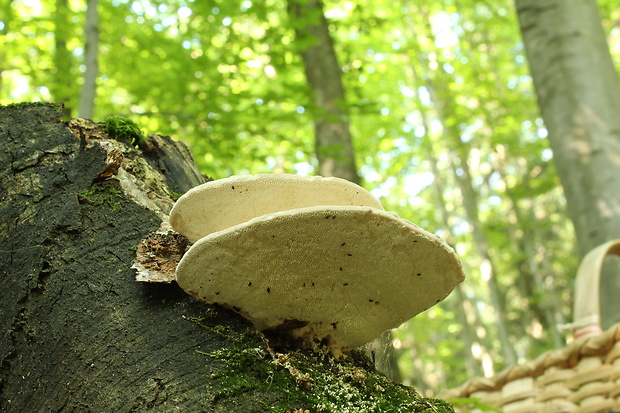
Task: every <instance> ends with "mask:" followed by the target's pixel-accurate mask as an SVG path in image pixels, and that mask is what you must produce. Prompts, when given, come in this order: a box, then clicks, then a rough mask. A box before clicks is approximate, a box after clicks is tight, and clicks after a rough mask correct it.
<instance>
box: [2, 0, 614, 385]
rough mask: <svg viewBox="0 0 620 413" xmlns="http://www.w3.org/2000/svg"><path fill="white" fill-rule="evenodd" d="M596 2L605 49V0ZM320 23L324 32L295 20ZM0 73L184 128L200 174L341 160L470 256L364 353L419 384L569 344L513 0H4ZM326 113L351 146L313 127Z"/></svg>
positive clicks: (555, 214) (7, 96) (403, 212)
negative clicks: (377, 351)
mask: <svg viewBox="0 0 620 413" xmlns="http://www.w3.org/2000/svg"><path fill="white" fill-rule="evenodd" d="M299 7H305V8H304V9H300V8H299ZM599 8H600V13H601V16H600V17H601V22H602V26H603V29H604V33H605V35H606V37H607V42H608V44H609V48H610V52H611V55H612V57H613V58H614V61H615V62H618V57H619V55H620V7H619V6H618V5H617V2H614V1H612V0H601V1H600V2H599ZM321 25H324V26H325V27H326V28H327V29H328V33H329V37H330V39H328V40H329V41H327V42H326V43H325V42H322V40H321V39H320V33H319V34H318V35H317V34H316V33H314V34H312V33H310V34H308V33H309V32H310V31H311V30H307V29H309V28H310V29H311V28H317V27H318V28H320V27H321ZM304 31H305V32H304ZM304 33H305V35H304ZM323 40H325V39H323ZM321 45H322V46H326V47H327V51H328V52H329V53H333V57H335V58H336V60H337V65H338V66H337V70H336V72H335V74H334V71H333V70H332V72H331V73H329V72H325V73H326V74H325V73H323V72H321V68H323V69H324V68H325V67H326V65H329V63H330V62H329V60H330V59H329V58H325V59H324V58H323V57H324V56H328V55H329V53H327V54H325V53H323V54H319V55H318V56H319V57H320V58H317V57H316V56H315V57H313V56H312V55H310V54H309V53H308V51H309V50H311V49H312V48H313V47H317V46H321ZM330 51H331V52H330ZM336 60H334V61H333V62H336ZM313 70H314V73H315V74H316V73H319V74H321V73H323V74H324V77H323V78H321V77H320V76H319V81H318V84H317V79H316V76H315V78H314V80H313V77H312V73H313ZM0 71H1V72H2V80H1V82H0V102H1V103H2V104H8V103H12V102H20V101H62V102H64V103H65V108H66V113H65V115H66V117H67V118H69V117H77V116H80V117H86V118H91V119H93V120H96V121H101V120H103V119H104V118H105V117H107V116H110V115H119V116H124V117H128V118H129V119H132V120H134V121H135V122H137V123H138V124H139V125H140V127H141V128H142V129H143V130H145V131H147V132H148V133H160V134H165V135H170V136H172V137H173V138H174V139H178V140H181V141H183V142H185V143H186V144H188V145H189V147H190V149H191V151H192V153H193V155H194V157H195V159H196V162H197V164H198V166H199V167H200V169H201V171H202V172H203V173H204V174H206V175H208V176H209V177H212V178H223V177H227V176H229V175H233V174H245V173H252V174H256V173H274V172H285V173H295V174H300V175H308V174H315V173H319V172H321V173H324V171H322V170H321V168H322V166H323V165H324V164H326V162H325V159H332V160H335V162H336V163H337V164H339V163H340V164H342V163H349V164H350V165H354V168H355V169H354V172H357V174H356V176H354V177H353V179H354V180H355V179H357V178H358V177H359V180H360V182H361V183H362V185H363V186H365V187H366V188H367V189H369V190H370V191H371V192H372V193H373V194H374V195H375V196H377V197H378V198H379V199H380V200H381V202H382V203H383V205H384V207H385V209H387V210H389V211H394V212H396V213H398V214H399V215H400V216H402V217H404V218H406V219H408V220H410V221H412V222H414V223H416V224H418V225H420V226H421V227H423V228H425V229H427V230H429V231H431V232H435V233H437V234H438V235H440V236H442V237H443V238H444V239H446V240H447V241H448V242H449V243H450V244H451V245H452V246H453V247H454V248H455V249H456V251H457V252H458V254H459V255H460V256H461V258H462V260H463V262H464V265H465V267H466V272H467V275H468V278H467V281H466V282H465V283H464V284H462V286H460V287H459V288H458V289H457V290H456V291H455V293H453V294H452V295H451V296H450V297H449V299H447V300H446V301H445V302H443V303H441V304H440V305H438V306H436V307H434V308H432V309H430V310H429V311H427V312H426V313H424V314H421V315H419V316H418V317H416V318H415V319H414V320H413V321H411V322H409V323H407V324H406V325H404V326H402V327H400V328H399V329H397V330H395V331H393V332H392V335H393V339H392V342H391V344H388V346H389V348H390V350H391V351H388V352H387V353H388V354H387V355H386V356H384V358H387V357H391V358H390V359H383V360H378V361H379V364H381V367H382V368H383V369H385V370H386V372H387V373H388V374H389V375H390V376H391V377H393V378H394V379H395V380H398V381H402V382H403V383H405V384H410V385H414V386H416V387H417V388H418V389H419V390H420V392H421V393H425V394H427V395H432V394H435V393H436V392H437V391H439V390H441V389H442V388H446V387H452V386H455V385H458V384H460V383H462V382H463V381H465V380H466V379H467V378H469V377H472V376H480V375H487V376H488V375H491V374H492V373H493V372H497V371H499V370H501V369H502V368H504V367H506V366H508V365H510V364H513V363H515V362H518V361H523V360H526V359H532V358H534V357H536V356H537V355H539V354H540V353H542V352H543V351H546V350H548V349H552V348H558V347H561V346H563V345H564V344H565V343H566V338H565V336H566V334H565V332H563V331H562V330H561V329H560V328H559V326H561V325H563V324H566V323H569V322H570V321H571V306H572V304H573V302H572V297H573V284H572V283H573V281H574V274H575V272H576V268H577V265H578V263H579V259H580V254H581V252H580V251H579V250H578V247H577V239H576V236H575V232H574V229H573V224H572V223H571V221H570V219H569V217H568V214H567V206H566V199H565V197H564V192H563V189H562V186H561V184H560V180H559V178H558V174H557V172H556V165H555V164H554V162H553V158H554V154H553V152H552V150H551V149H550V145H549V142H548V139H547V134H548V132H547V129H546V128H545V124H544V123H543V121H542V118H541V115H540V111H539V108H538V106H537V96H536V93H535V91H534V85H533V81H532V77H531V76H530V74H529V69H528V62H527V58H526V55H525V46H524V42H523V39H522V36H521V33H520V28H519V22H518V19H517V12H516V10H515V5H514V3H513V2H512V1H506V0H498V1H493V2H490V1H469V0H467V1H453V0H442V1H431V0H415V1H413V0H410V1H408V0H395V1H389V2H388V1H383V0H381V1H371V0H349V1H345V0H325V2H324V4H323V5H322V7H321V4H320V3H318V2H315V1H310V2H309V3H307V4H296V3H295V2H293V1H289V2H288V4H287V1H286V0H266V1H263V2H252V1H250V0H243V1H228V0H221V1H217V0H209V1H197V0H196V1H191V0H169V1H157V0H150V1H149V0H136V1H129V0H109V1H102V2H100V3H99V4H98V3H97V1H95V0H88V1H84V0H12V1H5V2H2V6H1V9H0ZM321 85H322V86H324V87H325V86H326V85H327V87H328V88H329V90H324V89H323V90H322V89H321ZM322 93H323V94H328V95H330V96H331V97H330V99H331V100H330V102H328V104H325V101H322V100H321V99H320V98H321V96H323V95H322ZM324 124H328V126H329V125H332V126H333V125H336V126H338V127H339V128H340V129H339V130H340V131H341V132H343V131H344V132H346V133H344V132H343V133H341V134H339V136H345V137H347V136H350V137H351V139H350V141H351V142H352V149H351V150H349V151H342V145H341V144H340V143H334V142H331V141H322V142H319V141H318V140H317V141H316V142H315V130H316V131H318V130H319V128H320V127H322V126H324ZM317 133H318V132H317ZM349 134H350V135H349ZM315 143H316V144H315ZM345 158H346V159H345ZM322 164H323V165H322ZM341 175H342V174H341ZM349 179H352V178H351V177H349ZM412 299H415V297H412ZM612 321H618V320H612ZM383 350H384V349H383ZM389 353H393V354H392V355H391V356H390V354H389ZM389 360H394V361H397V366H396V365H395V364H394V363H389Z"/></svg>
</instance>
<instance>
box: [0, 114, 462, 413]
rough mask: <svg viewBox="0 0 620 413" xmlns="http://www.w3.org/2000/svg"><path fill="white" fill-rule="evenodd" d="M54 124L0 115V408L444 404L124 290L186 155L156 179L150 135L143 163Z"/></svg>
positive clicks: (130, 152) (191, 170)
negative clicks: (139, 247) (137, 252)
mask: <svg viewBox="0 0 620 413" xmlns="http://www.w3.org/2000/svg"><path fill="white" fill-rule="evenodd" d="M61 115H62V105H31V104H26V105H17V106H9V107H0V216H2V220H1V221H0V245H1V247H0V283H1V284H2V288H1V289H0V302H2V305H1V306H0V366H1V368H0V411H7V412H50V411H56V412H59V411H63V412H92V411H100V412H142V411H158V412H160V411H161V412H167V411H201V412H230V411H238V412H264V411H274V412H284V411H294V409H296V408H297V409H306V408H307V409H310V410H311V411H313V412H315V411H317V412H318V411H345V410H346V409H349V410H348V411H368V412H371V411H377V412H379V411H382V412H384V411H419V412H422V411H429V412H430V411H433V412H434V411H440V412H441V411H452V410H451V409H450V408H449V407H447V406H446V405H444V404H443V403H442V402H435V401H429V400H421V399H419V396H417V394H415V392H414V391H412V390H411V389H407V388H404V387H402V386H394V385H393V384H391V383H390V382H389V381H388V380H386V379H385V378H384V377H383V376H381V375H378V374H376V373H374V372H373V371H371V370H369V369H367V368H366V367H365V365H364V364H363V363H361V362H354V361H353V359H352V358H350V357H346V358H345V360H344V361H342V362H338V361H336V360H334V359H333V358H332V357H331V356H328V355H320V354H318V353H314V352H310V351H306V352H302V351H291V352H286V353H285V352H277V351H276V350H274V349H273V346H270V345H268V341H267V340H266V339H265V337H264V336H263V335H261V334H260V333H258V332H256V331H255V330H254V329H253V328H252V327H251V326H250V325H249V324H248V323H247V322H246V321H245V320H243V319H241V318H240V317H239V316H237V315H236V314H234V313H231V312H229V311H226V310H223V309H220V308H219V307H216V306H208V305H204V304H201V303H199V302H197V301H195V300H194V299H193V298H191V297H190V296H189V295H187V294H185V293H184V292H183V291H182V290H180V289H179V287H178V286H177V285H176V284H175V283H172V284H149V283H138V282H135V281H134V277H135V271H134V270H132V269H130V266H131V264H132V261H133V259H134V256H135V247H136V245H137V244H138V242H139V241H140V240H141V239H142V238H144V237H145V236H146V235H147V234H148V233H150V232H152V231H154V230H155V229H156V228H157V227H158V226H159V225H160V223H161V221H162V217H165V214H166V213H167V209H169V207H170V206H171V205H172V203H173V201H172V199H171V198H170V196H169V195H170V193H171V191H170V189H169V187H168V184H167V182H166V181H168V182H176V183H173V184H172V185H176V186H178V187H179V189H178V190H185V189H186V188H185V187H182V185H181V182H182V181H183V180H184V179H189V180H193V181H194V182H200V181H202V177H201V176H200V174H199V173H198V172H197V170H196V169H195V166H193V164H192V163H191V162H189V161H187V158H186V159H185V160H184V161H183V162H186V164H187V165H188V166H187V169H185V167H181V168H180V170H182V171H184V172H183V173H184V174H185V178H183V179H181V180H179V179H178V178H179V175H178V174H177V173H173V172H171V171H174V170H176V169H178V168H176V167H173V166H171V165H172V164H173V163H175V162H173V161H171V159H174V158H175V157H178V156H179V153H182V152H183V147H182V146H181V145H178V144H175V143H172V142H171V141H169V140H166V139H165V138H163V137H159V138H161V139H154V137H153V136H152V141H151V145H150V146H148V145H147V146H145V145H144V144H143V145H142V146H143V147H144V149H145V150H146V151H147V152H149V153H150V158H145V157H144V156H143V155H142V150H141V149H139V148H133V147H131V146H128V145H125V144H123V143H119V142H116V141H114V140H112V139H109V138H108V137H107V136H106V135H105V134H103V133H102V131H101V130H98V129H97V128H96V125H94V124H92V122H90V123H89V122H88V121H85V120H72V121H70V122H69V123H68V124H66V123H63V122H61V121H60V117H61ZM68 125H69V126H70V128H71V129H69V127H68ZM158 141H161V142H159V143H157V142H158ZM166 146H170V148H171V149H170V152H171V153H172V156H171V157H167V156H161V157H160V156H156V155H155V154H156V153H157V152H158V151H165V152H169V151H168V150H164V149H162V148H163V147H166ZM148 148H150V151H149V150H148ZM185 150H186V149H185ZM177 152H178V153H177ZM175 153H176V155H175ZM181 157H182V156H181ZM166 163H167V165H168V166H166ZM153 166H156V168H154V167H153ZM177 166H178V165H177ZM161 172H163V174H162V173H161ZM322 406H326V407H325V409H322Z"/></svg>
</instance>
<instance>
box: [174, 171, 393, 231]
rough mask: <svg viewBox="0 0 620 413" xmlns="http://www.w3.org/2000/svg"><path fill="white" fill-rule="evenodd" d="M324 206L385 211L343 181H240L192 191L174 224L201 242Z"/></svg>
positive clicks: (270, 177)
mask: <svg viewBox="0 0 620 413" xmlns="http://www.w3.org/2000/svg"><path fill="white" fill-rule="evenodd" d="M319 205H344V206H370V207H373V208H378V209H383V207H382V206H381V204H380V203H379V201H377V199H376V198H375V197H373V196H372V195H371V194H370V192H368V191H367V190H365V189H364V188H362V187H361V186H359V185H356V184H354V183H352V182H349V181H346V180H344V179H340V178H323V177H319V176H313V177H304V176H297V175H286V174H264V175H238V176H232V177H230V178H225V179H219V180H216V181H211V182H207V183H205V184H202V185H199V186H197V187H195V188H192V189H191V190H189V191H188V192H187V193H186V194H185V195H183V196H182V197H181V198H179V200H178V201H177V202H176V203H175V205H174V207H173V208H172V211H171V212H170V224H171V225H172V228H174V230H175V231H177V232H180V233H181V234H183V235H185V236H186V237H188V238H189V240H190V241H191V242H196V241H198V240H199V239H200V238H202V237H204V236H206V235H209V234H211V233H213V232H216V231H220V230H223V229H225V228H228V227H232V226H234V225H237V224H241V223H243V222H246V221H249V220H250V219H252V218H255V217H259V216H261V215H265V214H269V213H272V212H278V211H286V210H291V209H296V208H305V207H311V206H319Z"/></svg>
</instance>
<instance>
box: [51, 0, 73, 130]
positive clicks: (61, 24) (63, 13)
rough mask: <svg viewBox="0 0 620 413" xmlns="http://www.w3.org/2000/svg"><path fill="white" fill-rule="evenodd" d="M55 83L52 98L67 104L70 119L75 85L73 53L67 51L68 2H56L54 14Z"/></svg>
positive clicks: (52, 85) (66, 113)
mask: <svg viewBox="0 0 620 413" xmlns="http://www.w3.org/2000/svg"><path fill="white" fill-rule="evenodd" d="M54 26H55V27H54V46H55V50H54V71H55V77H54V82H53V83H52V84H51V86H50V92H51V94H52V97H53V98H54V100H56V101H57V102H65V107H64V116H65V118H70V117H71V113H72V108H71V103H72V102H73V100H72V99H71V96H72V93H73V85H72V80H71V53H70V52H69V50H68V49H67V41H68V39H69V28H70V27H71V23H70V22H69V4H68V2H67V0H56V11H55V13H54Z"/></svg>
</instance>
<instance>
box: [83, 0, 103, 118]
mask: <svg viewBox="0 0 620 413" xmlns="http://www.w3.org/2000/svg"><path fill="white" fill-rule="evenodd" d="M97 4H98V0H87V2H86V22H85V23H84V34H85V37H86V43H85V46H84V64H85V65H86V71H85V72H84V85H83V86H82V91H81V93H80V106H79V109H78V113H79V116H80V117H81V118H86V119H92V118H93V112H94V110H95V98H96V96H97V76H98V74H99V63H98V53H99V12H98V10H97Z"/></svg>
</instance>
